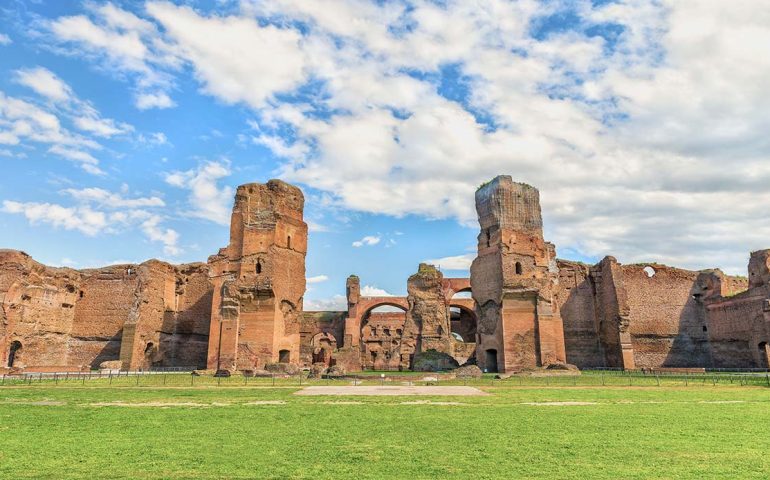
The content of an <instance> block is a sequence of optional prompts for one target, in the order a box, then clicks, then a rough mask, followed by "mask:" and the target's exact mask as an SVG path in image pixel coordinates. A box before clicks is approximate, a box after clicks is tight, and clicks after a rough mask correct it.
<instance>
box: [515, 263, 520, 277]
mask: <svg viewBox="0 0 770 480" xmlns="http://www.w3.org/2000/svg"><path fill="white" fill-rule="evenodd" d="M516 275H521V263H519V262H516Z"/></svg>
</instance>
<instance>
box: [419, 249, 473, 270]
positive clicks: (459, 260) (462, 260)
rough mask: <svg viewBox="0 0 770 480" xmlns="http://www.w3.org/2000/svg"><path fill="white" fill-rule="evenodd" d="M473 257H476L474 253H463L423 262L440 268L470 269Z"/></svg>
mask: <svg viewBox="0 0 770 480" xmlns="http://www.w3.org/2000/svg"><path fill="white" fill-rule="evenodd" d="M474 258H476V254H475V253H466V254H465V255H455V256H451V257H442V258H434V259H432V260H425V263H429V264H431V265H435V266H437V267H439V268H440V269H442V270H470V268H471V263H472V262H473V259H474Z"/></svg>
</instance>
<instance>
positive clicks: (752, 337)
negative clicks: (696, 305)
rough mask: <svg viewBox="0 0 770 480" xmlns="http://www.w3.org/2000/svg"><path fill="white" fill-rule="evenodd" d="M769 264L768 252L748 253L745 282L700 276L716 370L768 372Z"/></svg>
mask: <svg viewBox="0 0 770 480" xmlns="http://www.w3.org/2000/svg"><path fill="white" fill-rule="evenodd" d="M769 263H770V250H759V251H756V252H752V253H751V258H750V260H749V267H748V270H749V277H748V279H746V278H745V277H730V276H727V275H724V274H723V273H722V272H721V271H719V270H714V271H710V272H706V273H704V274H703V275H702V276H701V278H700V282H701V284H702V287H701V291H702V294H701V296H702V302H703V304H704V305H705V309H706V321H707V324H708V335H709V343H710V346H711V355H712V359H713V364H714V366H715V367H717V368H762V369H765V368H770V348H768V346H767V345H768V344H770V265H769ZM744 288H747V289H745V290H744Z"/></svg>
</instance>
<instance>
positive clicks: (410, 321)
mask: <svg viewBox="0 0 770 480" xmlns="http://www.w3.org/2000/svg"><path fill="white" fill-rule="evenodd" d="M406 285H407V287H406V288H407V300H408V302H409V309H408V310H407V313H406V322H405V324H404V335H403V337H402V342H401V356H402V358H409V356H411V355H413V354H416V355H417V356H420V357H422V358H423V362H426V361H427V362H428V363H430V364H432V365H430V366H432V367H433V370H436V369H446V368H452V367H456V366H457V362H455V361H454V358H452V356H451V355H452V353H453V351H452V327H451V324H450V320H449V303H448V301H447V298H446V295H445V293H444V288H443V287H444V276H443V275H442V274H441V272H440V271H438V269H437V268H436V267H434V266H433V265H428V264H425V263H421V264H420V266H419V267H418V269H417V273H415V274H414V275H412V276H410V277H409V280H408V281H407V284H406ZM426 352H428V354H427V355H428V356H429V357H430V358H429V359H428V358H426V355H425V354H426ZM438 354H441V355H438ZM415 358H417V357H415ZM413 368H416V366H415V365H413ZM421 369H425V368H421Z"/></svg>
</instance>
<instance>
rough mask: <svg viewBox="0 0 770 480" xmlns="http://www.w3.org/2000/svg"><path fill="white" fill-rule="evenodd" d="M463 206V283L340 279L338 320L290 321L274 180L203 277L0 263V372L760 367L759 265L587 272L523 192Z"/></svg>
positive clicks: (295, 220) (183, 271)
mask: <svg viewBox="0 0 770 480" xmlns="http://www.w3.org/2000/svg"><path fill="white" fill-rule="evenodd" d="M475 200H476V210H477V213H478V216H479V226H480V231H479V236H478V254H477V257H476V259H475V260H474V262H473V265H472V267H471V272H470V273H471V275H470V278H446V277H444V276H443V274H442V273H441V272H440V271H439V270H438V269H437V268H436V267H435V266H432V265H426V264H421V265H419V266H418V268H417V271H416V272H415V274H414V275H412V276H411V277H409V279H408V281H407V292H408V293H407V296H406V297H366V296H362V295H361V288H360V280H359V278H358V277H357V276H355V275H351V276H350V277H349V278H348V280H347V284H346V293H347V310H345V311H339V312H306V311H304V310H303V296H304V294H305V255H306V253H307V235H308V233H307V232H308V231H307V225H306V224H305V222H304V220H303V208H304V196H303V194H302V192H301V191H300V190H299V189H298V188H297V187H294V186H292V185H289V184H287V183H284V182H282V181H280V180H270V181H269V182H267V183H266V184H247V185H242V186H240V187H238V190H237V193H236V196H235V204H234V207H233V212H232V220H231V225H230V242H229V245H228V246H227V247H225V248H223V249H221V250H220V251H219V253H217V254H216V255H213V256H211V257H210V258H209V260H208V263H206V264H204V263H193V264H185V265H170V264H168V263H165V262H160V261H157V260H150V261H147V262H145V263H142V264H140V265H113V266H109V267H105V268H99V269H88V270H80V271H78V270H74V269H70V268H53V267H47V266H45V265H42V264H40V263H38V262H36V261H34V260H33V259H32V258H31V257H30V256H29V255H27V254H25V253H23V252H19V251H15V250H0V305H1V306H2V308H0V359H2V363H0V368H1V369H2V370H3V371H4V372H8V371H41V372H44V371H48V372H51V371H61V372H63V371H81V370H87V369H93V368H121V369H123V370H138V369H151V368H166V367H174V368H180V369H201V368H207V369H210V370H221V371H231V372H236V371H243V372H253V371H255V370H261V369H264V368H265V367H266V366H269V365H272V364H292V365H296V366H301V367H311V366H314V365H315V366H321V367H324V366H332V365H337V366H338V367H341V368H344V369H347V370H349V371H355V370H360V369H388V370H395V369H413V368H416V369H431V368H433V369H450V368H454V367H457V366H460V365H464V364H474V363H475V364H478V365H479V366H480V367H481V368H483V369H485V370H487V371H490V372H495V371H499V372H516V371H521V370H528V369H533V368H539V367H547V366H549V365H552V364H563V363H568V364H574V365H576V366H578V367H580V368H591V367H613V368H624V369H640V368H694V367H695V368H761V369H765V368H768V364H769V360H770V347H769V346H768V342H769V341H770V250H761V251H758V252H753V253H752V254H751V259H750V261H749V266H748V273H749V276H748V278H744V277H735V276H728V275H725V274H724V273H722V272H721V271H720V270H717V269H714V270H705V271H699V272H698V271H688V270H682V269H677V268H672V267H667V266H664V265H658V264H654V263H650V264H638V265H622V264H620V263H618V261H617V260H616V259H615V258H613V257H609V256H608V257H605V258H604V259H603V260H602V261H600V262H599V263H597V264H596V265H586V264H583V263H579V262H573V261H568V260H560V259H558V258H557V257H556V248H555V246H554V245H553V244H551V243H548V242H546V241H545V240H544V238H543V228H542V217H541V210H540V199H539V192H538V191H537V189H536V188H534V187H532V186H529V185H526V184H522V183H516V182H514V181H513V180H512V178H511V177H509V176H499V177H497V178H495V179H493V180H492V181H491V182H489V183H487V184H485V185H483V186H481V187H480V188H479V189H478V191H477V192H476V199H475ZM383 307H388V308H387V309H385V311H383ZM314 368H315V367H314Z"/></svg>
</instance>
